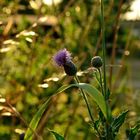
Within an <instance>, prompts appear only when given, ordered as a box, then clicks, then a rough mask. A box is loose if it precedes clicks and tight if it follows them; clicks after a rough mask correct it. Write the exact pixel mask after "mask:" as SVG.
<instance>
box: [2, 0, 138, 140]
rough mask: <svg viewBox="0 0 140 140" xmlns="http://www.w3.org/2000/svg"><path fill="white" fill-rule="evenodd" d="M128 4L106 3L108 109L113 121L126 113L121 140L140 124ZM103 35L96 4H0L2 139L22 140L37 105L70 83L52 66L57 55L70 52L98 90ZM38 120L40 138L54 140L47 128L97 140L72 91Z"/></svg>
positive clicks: (20, 0) (78, 0)
mask: <svg viewBox="0 0 140 140" xmlns="http://www.w3.org/2000/svg"><path fill="white" fill-rule="evenodd" d="M133 2H134V1H132V0H104V4H105V7H104V8H105V9H104V10H105V35H106V53H107V65H106V68H107V80H108V86H109V88H110V89H111V93H112V94H111V107H112V111H113V114H114V116H115V115H118V113H119V112H121V111H122V110H125V109H128V110H129V114H128V116H127V120H126V122H125V125H124V126H123V127H122V129H121V131H120V133H119V136H118V138H117V139H118V140H122V139H126V137H125V131H126V129H127V128H129V127H131V126H133V125H134V124H136V123H138V122H139V120H140V111H139V110H140V102H139V99H140V18H139V13H137V14H136V15H137V16H136V17H134V16H132V15H131V14H128V12H130V11H131V10H132V9H131V6H132V5H133ZM131 16H132V17H131ZM101 37H102V34H101V21H100V1H99V0H68V1H67V0H59V1H58V0H57V1H56V0H1V1H0V140H19V139H20V138H19V137H20V134H21V133H23V132H25V131H26V129H27V128H28V126H27V124H29V122H30V121H31V119H32V117H33V116H34V114H35V113H36V112H37V110H38V109H39V107H40V105H42V104H43V103H44V101H46V99H47V98H48V97H49V96H50V95H51V94H52V93H54V92H56V91H57V89H58V88H59V87H61V86H62V85H64V84H69V83H73V82H74V81H73V78H72V77H68V76H65V75H64V73H63V69H61V68H58V67H57V66H56V65H55V64H54V62H53V55H54V54H55V53H56V52H57V51H58V50H60V49H63V48H67V50H68V51H70V52H71V53H72V57H73V61H74V63H75V64H76V65H77V67H78V71H79V73H78V75H79V78H80V80H81V82H87V83H91V84H93V85H94V86H97V81H96V80H95V78H94V72H93V71H92V70H91V69H90V67H91V65H90V61H91V58H92V57H93V56H95V55H100V56H102V53H101V51H102V49H101ZM97 88H98V87H97ZM77 102H78V103H77ZM91 102H92V101H91ZM94 108H96V105H95V104H94V103H93V109H94ZM15 110H17V111H15ZM17 112H19V113H20V115H19V114H17ZM94 113H95V115H96V111H95V110H94ZM43 118H44V119H43ZM43 118H42V120H41V122H40V124H39V126H38V129H37V132H38V133H39V134H40V135H41V136H42V137H43V139H44V140H52V139H53V137H52V136H51V135H50V133H49V131H48V129H47V128H49V129H53V130H55V131H57V132H59V133H60V134H62V135H64V134H65V135H66V136H67V138H68V140H74V139H76V138H78V139H79V140H91V139H95V140H96V137H95V135H94V133H92V129H91V128H90V126H89V117H88V113H87V109H86V106H85V104H84V102H83V101H82V100H80V99H79V93H78V90H77V89H69V90H67V91H66V92H65V93H62V94H60V95H58V96H57V99H56V100H54V101H52V104H51V105H50V106H49V107H48V110H47V111H46V112H45V113H44V115H43ZM23 119H24V121H23ZM43 120H44V122H43ZM137 139H139V138H138V137H137Z"/></svg>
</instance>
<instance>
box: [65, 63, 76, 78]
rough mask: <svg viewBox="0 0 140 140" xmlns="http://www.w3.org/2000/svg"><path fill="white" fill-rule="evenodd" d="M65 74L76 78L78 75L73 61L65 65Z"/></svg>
mask: <svg viewBox="0 0 140 140" xmlns="http://www.w3.org/2000/svg"><path fill="white" fill-rule="evenodd" d="M63 66H64V70H65V73H66V74H67V75H69V76H74V75H76V73H77V68H76V66H75V65H74V63H73V62H72V61H69V62H66V63H65V64H64V65H63Z"/></svg>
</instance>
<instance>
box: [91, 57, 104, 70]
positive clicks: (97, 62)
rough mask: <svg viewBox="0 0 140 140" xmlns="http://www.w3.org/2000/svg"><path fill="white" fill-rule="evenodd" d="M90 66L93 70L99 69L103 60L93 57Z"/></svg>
mask: <svg viewBox="0 0 140 140" xmlns="http://www.w3.org/2000/svg"><path fill="white" fill-rule="evenodd" d="M91 65H92V66H93V67H95V68H100V67H101V66H102V65H103V60H102V58H101V57H100V56H95V57H93V58H92V59H91Z"/></svg>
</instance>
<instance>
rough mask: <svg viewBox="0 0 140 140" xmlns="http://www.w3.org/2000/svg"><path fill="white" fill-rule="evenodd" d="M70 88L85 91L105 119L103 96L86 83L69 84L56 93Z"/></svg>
mask: <svg viewBox="0 0 140 140" xmlns="http://www.w3.org/2000/svg"><path fill="white" fill-rule="evenodd" d="M70 87H79V88H81V89H83V90H85V91H86V92H87V93H88V94H89V96H91V97H92V99H93V100H94V101H95V102H96V103H97V105H98V106H99V107H100V109H101V111H102V112H103V114H104V116H105V118H107V110H106V103H105V99H104V97H103V95H102V94H101V92H100V91H98V90H97V89H96V88H95V87H93V86H92V85H90V84H86V83H79V84H71V85H68V86H62V87H61V88H60V89H59V90H58V93H60V92H63V91H64V90H66V89H68V88H70Z"/></svg>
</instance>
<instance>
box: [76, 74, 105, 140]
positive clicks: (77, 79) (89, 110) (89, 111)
mask: <svg viewBox="0 0 140 140" xmlns="http://www.w3.org/2000/svg"><path fill="white" fill-rule="evenodd" d="M75 81H76V82H77V83H78V84H79V83H80V81H79V78H78V77H77V76H75ZM80 91H81V94H82V97H83V99H84V101H85V103H86V106H87V109H88V113H89V116H90V118H91V121H92V124H93V126H94V128H95V130H96V131H97V133H98V136H99V138H100V140H102V137H101V134H100V132H99V130H98V128H97V126H96V124H95V122H94V118H93V116H92V113H91V109H90V105H89V101H88V98H87V96H86V94H85V92H84V90H83V89H81V88H80Z"/></svg>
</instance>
